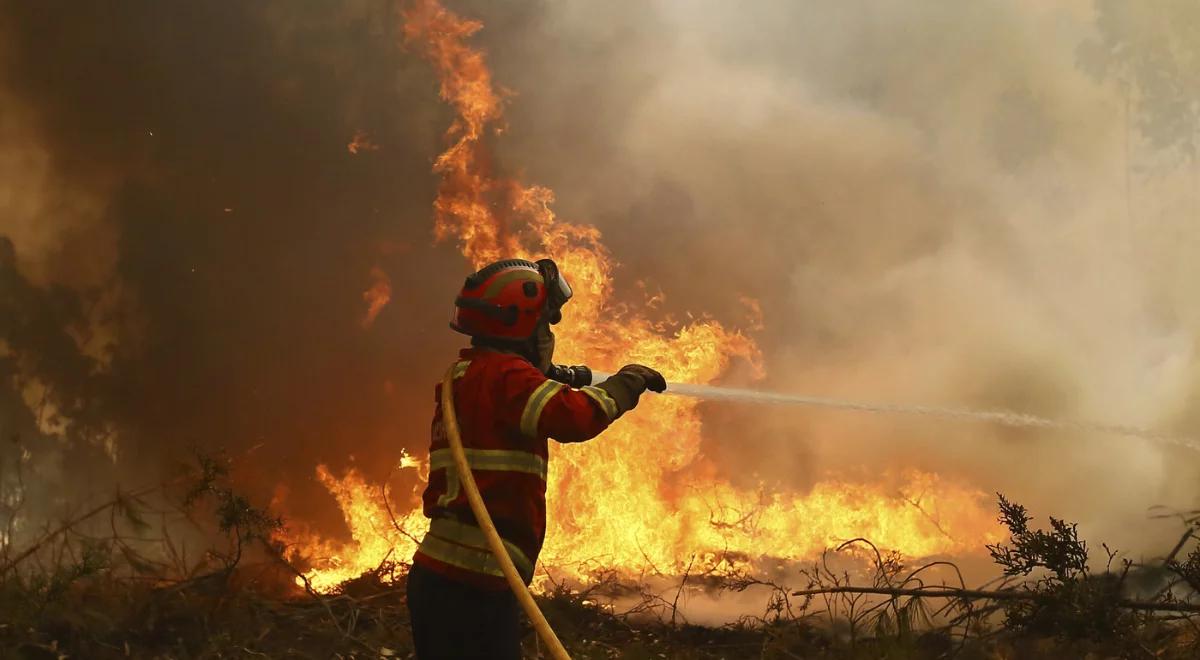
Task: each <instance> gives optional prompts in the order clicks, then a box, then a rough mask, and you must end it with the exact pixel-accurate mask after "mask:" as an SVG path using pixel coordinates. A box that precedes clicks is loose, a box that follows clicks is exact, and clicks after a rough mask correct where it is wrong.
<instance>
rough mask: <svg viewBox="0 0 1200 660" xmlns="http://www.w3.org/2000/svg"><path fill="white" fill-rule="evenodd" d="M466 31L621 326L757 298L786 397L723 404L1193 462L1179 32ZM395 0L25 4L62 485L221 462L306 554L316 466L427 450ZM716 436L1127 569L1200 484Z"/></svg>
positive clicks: (419, 213)
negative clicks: (192, 449) (601, 248)
mask: <svg viewBox="0 0 1200 660" xmlns="http://www.w3.org/2000/svg"><path fill="white" fill-rule="evenodd" d="M448 4H449V5H450V6H451V7H452V8H454V9H455V10H456V11H459V12H460V13H463V14H465V15H470V16H476V17H478V18H480V19H481V20H482V21H483V22H484V24H485V28H484V30H483V32H481V33H480V35H479V37H478V38H479V41H480V43H481V44H483V45H484V46H485V48H486V49H487V50H488V53H489V58H490V62H491V63H492V65H493V66H494V69H495V76H496V79H497V80H498V82H499V83H500V84H502V85H503V86H505V87H506V88H508V89H511V90H513V96H512V98H511V100H510V102H509V106H508V111H507V116H508V119H509V125H508V127H507V130H506V131H505V132H504V133H503V135H502V136H500V137H499V138H498V139H497V148H498V156H499V159H500V162H499V164H500V166H501V167H504V168H506V169H508V170H509V171H512V172H523V173H524V175H525V178H526V179H528V180H530V181H533V182H538V183H544V184H547V185H549V186H550V187H552V188H554V189H555V191H556V193H557V197H558V200H559V202H558V211H559V213H560V215H561V216H563V217H564V218H566V219H569V220H572V221H583V222H591V223H594V224H596V225H598V226H599V227H600V228H601V230H602V231H603V232H604V234H605V237H606V243H607V244H608V246H609V247H610V248H611V249H612V252H613V253H614V255H615V257H616V258H617V259H618V260H619V261H620V262H621V263H622V268H621V269H620V270H619V272H618V277H619V278H620V281H619V282H618V286H619V287H620V288H621V290H623V291H624V292H625V294H626V297H627V298H628V299H629V300H630V301H636V300H637V299H638V298H639V297H640V296H642V295H644V293H643V292H642V289H641V288H639V287H638V286H636V283H638V282H641V283H643V284H644V285H645V288H646V289H647V290H649V291H650V292H651V293H654V292H657V291H659V290H661V291H662V292H664V293H666V295H667V298H666V301H667V302H666V308H667V311H671V312H683V311H685V310H691V311H693V312H702V313H710V314H712V315H714V316H715V317H716V318H718V319H720V320H722V321H724V322H727V323H729V324H732V325H743V326H745V327H750V326H752V325H754V320H753V314H751V312H750V308H749V307H748V305H747V302H746V299H747V298H751V299H754V300H756V301H758V302H759V303H760V304H761V309H762V324H763V327H762V329H761V330H758V331H755V336H756V338H757V339H758V340H759V342H760V344H761V345H762V347H763V349H764V353H765V358H766V359H765V364H766V368H767V377H766V379H765V381H762V382H758V383H752V382H751V381H750V380H749V377H748V375H746V374H748V373H749V370H746V374H743V373H742V371H741V370H739V369H735V371H734V373H732V374H730V376H729V378H728V382H730V383H733V384H737V385H740V386H746V385H753V386H755V387H763V388H771V389H778V390H782V391H793V392H801V393H807V394H814V395H829V396H841V397H847V398H866V399H872V400H892V401H897V402H915V403H928V404H943V405H960V406H964V405H982V406H987V407H1006V408H1012V409H1018V410H1023V411H1028V412H1031V413H1035V414H1040V415H1046V416H1056V417H1077V418H1086V419H1095V420H1097V421H1101V422H1111V423H1126V424H1131V425H1139V426H1150V427H1160V428H1162V429H1164V430H1169V431H1174V432H1182V433H1191V434H1193V435H1200V409H1197V408H1196V405H1195V403H1194V402H1195V401H1196V395H1197V393H1198V392H1200V362H1198V360H1200V357H1198V356H1197V355H1196V345H1197V337H1198V336H1200V333H1198V330H1200V303H1198V302H1197V301H1198V300H1200V298H1198V297H1197V293H1200V291H1197V286H1198V285H1197V284H1196V282H1200V258H1198V257H1200V243H1198V240H1200V225H1197V224H1196V223H1195V217H1196V212H1197V208H1198V207H1200V202H1198V198H1197V195H1200V193H1198V192H1197V185H1196V179H1195V177H1196V176H1197V175H1196V171H1197V169H1196V167H1197V166H1196V163H1195V160H1194V141H1195V135H1196V127H1197V124H1196V110H1195V107H1196V106H1195V105H1191V106H1188V105H1187V104H1186V103H1184V105H1183V106H1182V108H1183V109H1182V110H1179V111H1177V112H1174V113H1173V114H1172V112H1171V111H1170V109H1171V108H1174V107H1176V106H1177V105H1178V104H1177V103H1176V102H1177V101H1178V98H1179V97H1182V98H1184V99H1185V101H1186V100H1188V99H1190V101H1189V102H1190V103H1192V104H1195V103H1197V101H1196V99H1197V98H1200V92H1198V91H1197V89H1196V80H1195V75H1196V74H1194V73H1191V72H1193V71H1195V70H1198V69H1200V67H1196V66H1191V65H1188V64H1187V63H1188V62H1189V61H1190V62H1192V63H1193V64H1194V63H1195V61H1196V58H1197V55H1196V53H1197V51H1198V49H1200V44H1196V43H1194V42H1193V41H1188V39H1187V37H1186V35H1187V34H1194V33H1195V30H1196V26H1197V24H1198V22H1200V16H1198V15H1197V11H1196V10H1195V9H1193V8H1192V7H1191V6H1190V5H1189V4H1188V3H1183V2H1167V1H1164V2H1156V3H1140V4H1138V5H1136V7H1133V6H1128V7H1127V6H1125V3H1116V2H1109V1H1107V0H1105V1H1104V2H1101V3H1099V4H1093V3H1091V2H1083V1H1073V2H1062V3H1054V6H1050V3H1041V2H1034V1H1032V0H1029V1H1025V2H1016V3H1014V2H1001V1H999V0H996V1H984V2H972V3H943V2H908V1H905V2H901V1H899V0H874V1H872V2H868V3H817V2H787V1H783V0H780V1H770V2H766V1H764V2H756V3H749V4H746V3H725V2H717V1H715V0H713V1H707V0H705V1H701V2H694V1H690V0H688V1H684V0H674V1H663V2H656V3H644V2H610V3H594V2H583V1H581V0H573V1H570V2H553V3H539V2H529V3H524V2H523V3H515V2H513V3H510V2H506V3H495V2H461V3H459V2H453V1H451V2H449V3H448ZM393 9H394V8H393V7H392V6H391V5H390V4H388V3H385V2H366V1H365V0H364V1H361V2H352V3H339V4H336V5H335V4H332V3H329V4H310V3H295V2H291V1H283V0H279V1H276V2H268V3H256V4H253V5H246V4H243V3H201V4H198V5H197V4H186V3H164V2H132V3H125V4H123V5H121V6H120V8H119V9H113V8H112V7H111V6H109V5H108V4H106V3H77V2H71V3H66V2H63V3H33V4H31V3H20V2H10V3H4V4H3V8H2V9H0V30H2V31H3V39H2V40H0V43H2V44H3V47H2V50H0V65H2V67H3V71H2V72H0V100H2V101H3V103H4V106H5V111H4V114H2V115H0V177H2V178H3V181H2V182H0V213H2V215H0V236H3V237H4V238H3V239H0V241H3V244H2V245H0V277H2V278H3V279H0V331H2V332H3V334H0V366H3V369H4V376H5V379H6V380H5V383H7V384H8V387H7V388H6V389H4V390H3V391H2V396H3V399H2V400H0V405H2V406H3V407H0V414H2V415H3V416H4V417H3V418H0V423H2V425H3V430H4V432H5V433H8V432H9V428H10V427H11V428H13V429H15V430H17V431H19V432H20V433H21V441H20V442H21V443H23V446H26V447H31V446H33V445H35V444H37V443H41V444H40V445H39V446H40V447H41V449H40V450H39V451H38V452H35V453H37V454H38V455H39V458H38V459H37V460H43V461H44V465H43V467H42V469H43V470H46V471H47V472H46V473H47V474H51V473H53V474H61V473H62V471H64V470H83V471H87V472H89V473H90V471H91V470H93V469H96V468H95V466H96V465H97V464H98V463H100V464H113V465H116V466H118V467H119V466H126V465H130V466H132V465H134V464H138V462H144V461H149V462H150V463H152V464H155V465H158V464H161V463H162V461H163V459H164V458H166V457H172V458H174V457H177V456H178V455H179V454H181V453H184V452H186V449H187V447H189V446H190V445H193V444H194V445H200V446H203V447H211V446H226V447H230V448H231V450H233V451H234V453H235V454H237V455H248V456H256V457H262V456H266V457H269V459H268V460H259V461H245V462H244V463H246V464H248V465H252V466H257V467H255V468H254V470H255V471H254V473H253V475H252V476H254V477H256V478H257V482H258V483H261V484H262V485H263V491H264V492H265V491H268V490H269V489H270V488H271V486H273V485H274V484H276V483H280V482H283V483H286V484H288V485H289V486H290V488H291V490H292V492H293V494H294V495H293V496H294V497H295V498H298V502H295V504H296V506H297V507H299V508H301V510H304V509H303V507H305V506H309V505H311V506H312V507H316V508H312V509H307V510H304V511H305V515H307V516H310V517H311V518H312V519H313V520H314V521H316V522H318V523H321V522H326V521H328V520H330V519H331V516H330V513H331V512H330V507H331V504H330V503H329V502H328V500H327V499H326V498H323V497H322V496H321V495H322V494H321V493H320V491H319V488H316V487H314V486H312V484H311V470H312V466H313V465H314V464H315V463H317V462H320V461H323V462H328V463H331V464H333V465H334V466H335V468H336V467H340V466H344V465H346V464H347V463H348V461H349V460H350V459H349V458H348V457H347V454H354V455H355V456H356V457H358V458H359V459H360V460H361V459H366V458H370V459H371V460H372V462H373V463H374V465H376V466H386V464H388V463H390V462H391V461H392V460H394V458H395V456H396V455H397V453H398V451H399V449H400V448H401V447H406V448H409V449H412V450H419V449H420V448H422V447H423V446H424V444H425V442H426V441H427V440H426V425H427V417H428V414H429V411H428V408H429V404H430V400H429V398H430V395H431V387H430V386H431V384H432V382H433V381H434V380H436V379H437V377H438V374H439V373H440V370H441V368H442V367H443V366H444V364H445V363H446V361H447V360H449V359H450V356H451V352H452V351H453V349H454V347H455V345H456V339H455V338H454V337H453V336H452V335H450V334H449V332H448V331H447V330H446V329H445V317H446V314H447V304H448V301H449V299H450V296H452V294H453V291H454V288H455V286H456V285H457V284H458V282H459V277H460V276H461V273H462V271H463V270H464V268H465V266H464V264H463V262H462V261H461V259H460V258H459V257H458V256H457V255H456V254H455V252H454V250H453V247H452V246H446V245H443V246H436V247H434V246H432V243H431V240H432V239H431V234H430V226H431V214H430V203H431V201H432V198H433V193H434V184H435V181H434V179H433V178H432V176H431V175H430V173H429V168H430V161H431V158H432V157H433V156H434V155H435V154H436V153H437V152H438V150H439V148H440V146H441V144H442V142H441V133H442V131H443V130H444V129H445V127H446V126H447V125H448V123H449V120H450V116H449V113H448V111H447V110H446V109H444V108H443V107H442V106H441V104H440V103H439V102H438V100H437V99H436V87H435V81H434V80H433V77H432V75H431V74H430V73H429V71H428V69H427V67H426V65H425V63H423V62H421V61H420V60H419V59H418V58H417V57H415V56H414V55H412V54H409V53H405V52H404V51H403V50H402V49H401V48H400V47H399V46H398V41H399V40H398V38H397V33H396V20H397V17H396V14H395V12H394V11H393ZM1189 26H1190V27H1189ZM1189 29H1190V30H1191V31H1192V32H1191V33H1189V32H1188V31H1187V30H1189ZM1118 40H1126V41H1129V43H1130V44H1131V45H1129V46H1128V47H1127V48H1123V49H1115V50H1114V48H1113V47H1112V46H1113V45H1114V43H1115V42H1116V41H1118ZM1163 43H1166V44H1168V45H1167V46H1162V45H1161V44H1163ZM1152 49H1159V50H1158V51H1155V52H1153V53H1151V52H1150V51H1151V50H1152ZM1164 49H1165V50H1164ZM1160 51H1162V52H1160ZM1113 52H1117V53H1119V54H1121V56H1120V57H1117V58H1115V59H1114V58H1113V57H1108V55H1111V53H1113ZM1131 53H1132V55H1131ZM1139 53H1140V54H1141V55H1143V56H1145V57H1146V58H1148V59H1153V60H1154V61H1155V62H1160V63H1161V62H1170V61H1174V62H1177V67H1178V68H1177V69H1175V70H1170V69H1162V68H1161V67H1160V68H1157V69H1156V68H1154V67H1149V68H1148V67H1145V66H1141V65H1139V64H1138V63H1137V57H1138V56H1139ZM1164 53H1165V55H1164ZM1150 55H1154V57H1152V58H1151V57H1150ZM1121 57H1125V58H1127V59H1121ZM1128 58H1133V59H1128ZM1172 58H1174V59H1172ZM1189 58H1191V59H1189ZM1162 66H1166V65H1162ZM1189 76H1190V77H1189ZM1163 79H1165V80H1167V81H1174V83H1172V84H1166V85H1165V88H1168V89H1171V90H1176V91H1175V92H1172V94H1164V93H1163V89H1164V83H1163ZM1179 90H1182V91H1179ZM1189 94H1190V96H1189ZM1189 113H1190V114H1189ZM1164 117H1165V119H1164ZM1172 118H1174V119H1175V120H1178V121H1175V122H1174V123H1173V122H1172ZM1189 122H1190V123H1189ZM1176 124H1178V126H1176ZM1188 131H1191V133H1190V134H1189V133H1188ZM359 132H362V133H363V134H364V135H365V136H367V138H368V139H369V141H370V142H371V143H372V144H374V145H377V146H378V149H377V150H372V149H369V148H368V149H358V150H357V153H350V151H349V150H348V149H347V144H348V143H350V142H351V141H352V140H353V137H354V135H355V134H356V133H359ZM1189 145H1190V146H1189ZM1189 149H1191V151H1189ZM9 246H11V247H9ZM374 266H379V267H380V268H382V269H383V271H384V272H386V273H387V274H388V275H389V276H390V279H391V281H392V290H393V296H392V301H391V303H390V304H389V305H388V306H387V307H385V308H384V309H383V311H382V313H381V314H380V316H379V317H378V319H377V320H376V322H375V323H374V325H372V326H371V327H370V328H368V329H366V330H364V329H363V327H362V325H361V323H360V321H361V319H362V315H363V312H364V309H365V305H364V302H363V299H362V292H363V291H364V290H365V289H366V288H367V287H369V286H370V285H371V282H372V279H371V275H370V273H371V269H372V267H374ZM43 400H44V401H47V402H48V403H49V404H51V407H52V409H53V410H58V411H60V412H62V413H63V414H64V415H65V417H64V419H65V420H68V421H65V422H62V424H65V428H55V427H53V425H49V424H47V423H46V422H45V421H44V420H43V421H42V422H41V423H40V424H39V420H37V419H36V418H35V417H34V414H33V413H31V412H30V405H29V404H31V402H32V403H35V404H39V405H40V402H41V401H43ZM35 407H36V405H35ZM44 408H45V407H44V406H43V410H44ZM705 414H706V419H707V422H708V427H707V428H708V435H709V438H708V446H707V450H708V452H709V453H710V455H711V456H714V457H716V458H718V459H719V460H720V461H721V462H722V463H723V464H724V465H727V466H728V467H729V468H730V469H729V473H730V475H731V478H734V479H738V480H745V481H746V483H757V481H759V480H766V481H768V482H770V483H772V484H775V485H777V486H778V487H780V488H785V489H795V490H798V491H802V490H803V489H804V488H805V487H806V486H807V485H808V484H811V483H812V482H813V481H814V480H817V479H819V478H821V477H822V476H823V475H825V474H827V473H829V472H846V471H853V472H855V473H857V474H862V475H865V476H867V477H868V478H869V477H870V475H872V474H877V473H879V472H880V471H882V470H884V469H886V468H888V467H891V466H900V467H909V466H912V467H921V468H926V469H931V470H937V471H939V472H943V473H945V474H947V475H959V476H961V477H962V478H964V479H969V480H971V481H972V482H973V483H975V484H977V485H978V486H979V487H980V488H981V489H983V490H986V491H992V490H1002V491H1003V492H1005V493H1006V494H1007V495H1009V496H1010V497H1012V498H1014V499H1016V500H1017V501H1021V502H1024V503H1026V504H1028V505H1030V506H1031V507H1033V508H1034V510H1035V512H1040V513H1054V514H1056V515H1060V516H1065V517H1067V518H1075V519H1079V520H1081V521H1082V522H1083V523H1084V524H1085V530H1084V531H1085V532H1086V533H1095V534H1096V535H1097V536H1102V537H1103V538H1107V539H1110V540H1111V541H1112V542H1113V543H1114V544H1116V545H1118V546H1120V547H1125V548H1130V549H1132V550H1134V551H1147V552H1149V551H1154V550H1157V549H1158V545H1157V540H1156V539H1155V538H1154V536H1155V535H1154V534H1149V535H1147V533H1146V532H1147V530H1150V531H1152V532H1153V531H1155V530H1161V531H1162V533H1163V534H1165V535H1166V536H1170V535H1173V534H1174V533H1175V530H1174V529H1172V528H1170V527H1169V526H1166V525H1162V526H1158V527H1156V526H1153V525H1150V524H1149V523H1147V522H1146V509H1147V507H1149V506H1151V505H1154V504H1164V505H1170V506H1177V507H1188V506H1192V505H1194V503H1195V501H1194V498H1195V495H1196V494H1197V493H1196V488H1195V486H1194V484H1195V483H1196V480H1195V476H1196V474H1195V471H1194V470H1193V468H1192V467H1191V466H1193V465H1195V463H1196V461H1195V457H1194V456H1190V455H1186V454H1178V453H1175V452H1173V451H1170V450H1164V449H1162V448H1160V447H1157V446H1153V445H1148V444H1140V443H1137V442H1131V441H1127V440H1123V439H1118V438H1094V437H1067V436H1064V435H1062V434H1060V433H1051V432H1030V431H1012V430H1004V429H998V428H987V427H978V426H972V425H965V424H945V423H916V422H912V421H905V420H897V419H894V418H863V417H857V416H854V415H852V414H848V413H816V412H812V411H807V410H805V411H799V412H784V411H780V410H777V409H753V408H734V407H729V406H709V407H706V409H705ZM39 427H41V428H40V429H39ZM48 433H49V434H50V435H53V434H56V433H57V434H63V435H65V436H71V437H72V438H74V440H73V442H71V443H64V442H62V441H59V440H55V439H47V438H48V436H47V434H48ZM39 438H40V439H39ZM114 438H115V441H114V440H113V439H114ZM6 442H7V440H6ZM114 442H115V444H114ZM85 447H91V448H92V449H90V450H86V451H90V452H91V453H88V454H87V456H89V458H88V459H86V460H70V459H68V458H67V457H68V456H74V455H82V454H79V452H85ZM6 451H7V450H6ZM246 452H249V453H248V454H247V453H246ZM5 455H6V456H7V455H8V454H5ZM113 455H115V456H116V457H117V458H116V461H115V463H114V462H113V459H112V458H111V456H113ZM105 462H107V463H105ZM105 470H107V468H105ZM101 471H103V470H101ZM366 471H367V473H368V476H369V477H372V478H374V479H382V478H383V477H384V475H385V474H386V469H385V468H384V467H368V468H367V469H366ZM118 472H120V470H118ZM320 507H324V509H322V508H320ZM1164 538H1165V537H1164Z"/></svg>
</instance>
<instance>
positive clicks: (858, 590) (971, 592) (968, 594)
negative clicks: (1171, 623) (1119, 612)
mask: <svg viewBox="0 0 1200 660" xmlns="http://www.w3.org/2000/svg"><path fill="white" fill-rule="evenodd" d="M828 594H873V595H877V596H909V597H912V598H958V599H962V600H1038V599H1039V598H1042V597H1043V596H1042V595H1041V594H1037V593H1034V592H1030V591H1019V590H1015V589H1014V590H1007V591H983V590H979V589H959V588H956V587H947V588H944V589H942V588H936V587H921V588H914V589H905V588H888V587H852V586H836V587H824V588H820V589H803V590H800V591H793V592H792V595H793V596H821V595H828ZM1117 606H1118V607H1124V608H1126V609H1131V610H1141V611H1150V612H1154V611H1157V612H1197V613H1200V603H1167V602H1161V603H1159V602H1151V601H1142V600H1127V599H1122V600H1119V601H1117Z"/></svg>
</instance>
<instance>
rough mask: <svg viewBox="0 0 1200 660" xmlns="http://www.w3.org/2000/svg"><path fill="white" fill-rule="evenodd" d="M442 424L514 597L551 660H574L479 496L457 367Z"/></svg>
mask: <svg viewBox="0 0 1200 660" xmlns="http://www.w3.org/2000/svg"><path fill="white" fill-rule="evenodd" d="M442 421H443V422H444V423H445V426H446V437H447V439H448V440H449V442H450V454H451V455H452V456H453V457H454V467H455V469H456V470H458V478H459V481H460V482H461V483H462V487H463V489H464V490H466V491H467V501H468V502H469V503H470V504H471V511H472V512H474V513H475V521H476V522H478V523H479V528H480V529H481V530H483V535H484V537H485V538H487V542H488V547H489V548H491V550H492V554H493V555H495V556H496V561H497V562H498V563H499V564H500V570H501V571H502V572H503V573H504V579H506V580H508V586H509V587H510V588H511V589H512V592H513V595H514V596H516V597H517V602H519V603H521V609H523V610H525V615H526V616H528V617H529V620H530V621H531V622H532V623H533V628H534V630H536V631H537V634H538V637H540V638H542V641H543V642H545V643H546V646H547V647H548V648H549V649H550V655H551V657H553V658H554V659H555V660H570V659H571V656H570V655H569V654H568V653H567V649H566V648H564V647H563V645H562V642H560V641H558V636H557V635H555V634H554V629H553V628H551V627H550V623H549V622H548V621H546V617H545V615H543V614H542V611H541V610H540V609H538V606H537V603H536V602H534V600H533V594H531V593H530V592H529V587H526V586H525V581H524V580H522V579H521V576H520V575H519V574H518V573H517V567H516V566H514V565H513V561H512V558H511V557H509V556H508V550H506V549H505V547H504V542H503V541H502V540H500V533H499V532H497V531H496V524H495V523H493V522H492V517H491V516H490V515H489V514H488V510H487V505H485V504H484V503H483V497H482V496H481V495H480V494H479V486H477V485H475V476H474V475H473V474H471V465H470V464H469V463H467V453H466V452H465V451H464V450H463V444H462V436H461V435H459V429H458V415H457V414H456V413H455V412H454V368H453V367H451V368H450V370H449V371H447V372H446V378H445V379H444V380H443V381H442Z"/></svg>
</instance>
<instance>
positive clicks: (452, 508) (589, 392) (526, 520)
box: [413, 348, 619, 589]
mask: <svg viewBox="0 0 1200 660" xmlns="http://www.w3.org/2000/svg"><path fill="white" fill-rule="evenodd" d="M441 388H442V386H441V385H440V384H439V385H438V386H437V388H436V389H435V401H436V408H435V410H434V415H433V428H432V443H431V445H430V453H429V484H428V486H427V487H426V488H425V494H424V496H423V500H424V502H423V504H424V512H425V515H426V516H427V517H429V518H430V519H431V521H430V528H429V532H428V533H427V534H426V536H425V539H424V540H423V541H422V542H421V545H420V546H419V547H418V548H417V552H416V555H415V556H414V557H413V562H414V563H417V564H421V565H422V566H425V567H426V568H429V569H431V570H433V571H436V572H438V573H441V574H442V575H445V576H447V577H449V578H452V579H455V580H458V581H460V582H464V583H468V584H472V585H476V586H479V587H482V588H487V589H505V588H507V584H506V582H505V581H504V574H503V573H502V572H501V570H500V565H499V563H497V562H496V559H495V557H494V556H493V555H492V552H491V550H490V549H489V548H488V544H487V539H485V538H484V536H483V532H482V530H480V529H479V527H478V526H477V525H476V524H475V516H474V514H473V513H472V512H471V508H470V505H469V504H468V502H467V494H466V491H465V490H464V489H463V488H462V486H461V483H460V481H459V478H458V475H457V474H456V470H455V467H454V458H453V457H452V456H451V454H450V446H449V442H448V440H447V439H446V429H445V427H444V426H443V424H442V405H441ZM454 409H455V412H456V413H457V416H458V425H459V429H460V433H461V436H462V443H463V447H464V448H465V449H466V454H467V461H468V462H469V463H470V464H471V472H472V474H473V475H474V476H475V482H476V484H478V486H479V492H480V494H481V495H482V496H483V501H484V503H485V504H487V509H488V512H489V513H490V514H491V516H492V519H493V521H494V522H495V523H496V529H497V530H498V531H499V532H500V536H501V537H502V538H503V539H504V544H505V547H507V548H508V551H509V556H511V557H512V560H513V564H515V565H516V567H517V572H519V573H520V574H521V577H522V578H524V580H525V583H526V584H528V583H529V581H530V580H531V579H532V577H533V567H534V564H535V563H536V562H537V558H538V553H539V552H541V549H542V542H543V540H544V539H545V536H546V475H547V459H548V457H549V456H548V451H547V439H549V438H553V439H555V440H557V441H559V442H581V441H584V440H589V439H591V438H593V437H595V436H596V435H598V434H599V433H600V432H601V431H603V430H604V429H606V428H608V425H609V424H610V423H611V422H612V420H613V419H615V418H616V417H618V416H619V411H618V408H617V404H616V402H615V401H613V399H612V398H611V397H610V396H609V395H608V394H607V393H606V392H605V391H604V390H602V389H599V388H595V387H584V388H582V389H578V390H577V389H572V388H570V387H567V386H565V385H563V384H562V383H559V382H556V381H553V380H549V379H547V378H546V376H545V375H543V374H542V372H541V371H539V370H538V369H537V368H536V367H534V366H533V365H532V364H530V363H529V362H528V361H527V360H525V359H524V358H521V357H519V356H517V355H513V354H509V353H501V352H498V351H493V350H489V349H486V348H470V349H466V350H463V351H462V352H461V353H460V354H459V362H458V363H456V365H455V367H454Z"/></svg>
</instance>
